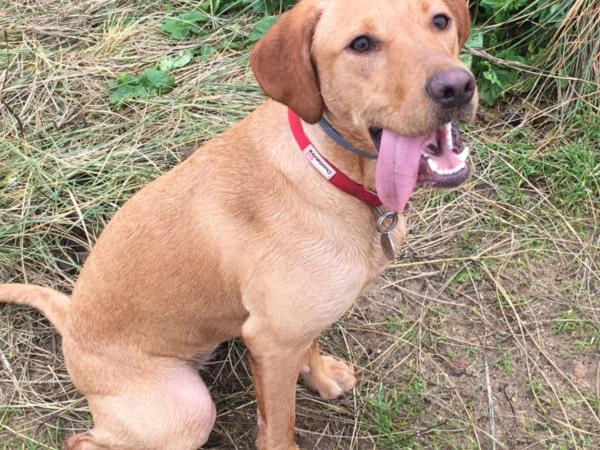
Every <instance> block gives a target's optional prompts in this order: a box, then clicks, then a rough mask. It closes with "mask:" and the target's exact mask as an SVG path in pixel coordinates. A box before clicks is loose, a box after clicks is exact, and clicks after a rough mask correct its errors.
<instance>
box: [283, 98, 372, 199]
mask: <svg viewBox="0 0 600 450" xmlns="http://www.w3.org/2000/svg"><path fill="white" fill-rule="evenodd" d="M288 120H289V122H290V128H291V130H292V133H293V135H294V139H296V143H297V144H298V147H300V151H302V153H303V154H304V156H305V157H306V159H308V161H309V162H310V163H311V165H312V166H313V167H314V168H315V169H316V170H317V172H319V173H320V174H321V176H323V178H325V179H326V180H327V181H329V182H330V183H331V184H333V185H334V186H335V187H337V188H338V189H341V190H342V191H344V192H346V193H348V194H350V195H353V196H354V197H356V198H357V199H359V200H362V201H363V202H365V203H366V204H368V205H371V206H373V207H375V208H377V207H379V206H381V205H382V203H381V200H379V197H378V196H377V194H376V193H375V192H373V191H371V190H369V189H367V188H366V187H364V186H363V185H362V184H358V183H356V182H354V181H352V180H351V179H350V178H348V176H347V175H346V174H344V172H341V171H340V170H339V169H338V168H337V167H335V166H334V165H333V164H332V163H330V162H329V161H328V160H327V158H325V157H324V156H323V155H321V154H320V153H319V152H318V151H317V149H316V148H315V146H314V145H313V144H312V143H311V142H310V140H309V139H308V136H306V133H305V132H304V128H303V127H302V122H301V121H300V118H299V117H298V116H297V115H296V113H295V112H294V111H292V110H291V109H288Z"/></svg>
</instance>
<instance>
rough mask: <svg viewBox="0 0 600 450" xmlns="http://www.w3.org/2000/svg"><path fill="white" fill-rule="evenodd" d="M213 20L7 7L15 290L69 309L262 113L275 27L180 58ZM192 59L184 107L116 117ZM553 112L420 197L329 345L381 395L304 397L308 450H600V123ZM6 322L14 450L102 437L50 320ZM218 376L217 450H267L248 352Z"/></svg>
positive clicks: (6, 255)
mask: <svg viewBox="0 0 600 450" xmlns="http://www.w3.org/2000/svg"><path fill="white" fill-rule="evenodd" d="M192 6H193V3H191V2H190V3H189V4H186V3H185V2H174V3H173V4H170V3H166V2H161V1H147V2H133V1H130V2H115V1H112V0H111V1H108V0H98V1H77V2H76V1H70V0H64V1H60V2H58V1H55V0H32V1H27V2H17V1H9V2H8V3H7V2H6V1H5V2H4V3H2V2H0V30H5V32H4V33H0V42H2V44H0V69H3V70H1V71H0V110H1V111H2V114H1V116H0V123H1V126H0V280H1V281H27V282H31V283H39V284H44V285H48V286H53V287H56V288H59V289H61V290H63V291H65V292H69V290H70V288H71V286H72V284H73V282H74V280H75V279H76V277H77V272H78V269H79V266H80V264H81V263H82V262H83V260H84V259H85V255H86V254H87V252H88V251H89V248H90V247H91V245H92V243H93V242H94V239H95V237H96V236H97V235H98V233H99V232H100V231H101V230H102V228H103V227H104V225H105V224H106V222H107V221H108V220H109V219H110V217H111V216H112V214H113V213H114V212H115V210H116V209H117V208H118V207H119V206H120V205H121V204H123V202H124V201H126V200H127V198H129V197H130V196H131V195H132V194H133V193H134V192H136V191H137V190H138V189H139V188H140V187H141V186H143V185H144V184H146V183H147V182H148V181H149V180H151V179H153V178H155V177H157V176H158V175H159V174H160V173H162V172H164V171H165V170H167V169H169V168H170V167H172V166H174V165H175V164H176V163H177V162H178V161H179V160H181V159H182V158H183V157H184V155H185V154H186V153H188V152H189V151H190V150H191V149H194V148H195V147H197V146H198V145H199V144H200V143H202V142H203V141H205V140H207V139H209V138H210V137H212V136H214V135H215V134H218V133H219V132H220V131H222V130H223V129H225V128H227V127H228V126H229V125H230V124H232V123H234V122H236V121H237V120H239V119H240V118H241V117H243V116H244V115H245V114H247V113H248V112H249V111H251V110H252V109H253V108H254V107H255V106H256V105H257V104H258V103H260V101H261V99H262V96H261V93H260V92H259V90H258V88H257V87H256V86H255V84H254V81H253V79H252V76H251V74H250V73H249V72H248V67H247V50H246V49H244V48H243V47H244V45H243V43H244V42H245V39H246V37H247V36H248V35H249V34H250V33H251V28H252V22H253V21H255V20H256V17H251V16H243V15H242V16H241V17H237V18H236V20H227V19H214V21H213V22H212V23H210V24H209V26H210V27H212V28H214V30H213V31H211V32H210V33H209V34H208V35H207V36H205V37H198V38H193V39H189V40H184V41H180V42H177V41H173V40H170V39H169V37H168V36H167V35H166V34H165V33H162V32H161V31H160V24H161V22H162V21H163V19H164V18H166V17H171V16H172V15H173V12H172V11H171V9H172V8H175V10H179V9H186V8H188V9H189V8H190V7H192ZM223 42H229V43H230V45H226V46H223V45H222V43H223ZM201 46H204V50H199V48H200V47H201ZM189 49H192V50H193V51H194V58H193V59H192V60H191V61H189V62H188V63H187V64H185V65H184V66H182V67H181V68H172V69H171V71H170V75H171V76H173V77H174V78H175V80H176V83H177V85H176V87H175V88H174V89H173V90H172V91H171V92H169V93H167V94H164V95H153V96H150V97H148V98H140V99H137V100H136V101H134V102H130V103H128V104H126V105H124V106H122V107H118V106H116V105H113V104H111V103H110V97H111V94H113V93H114V92H115V90H112V91H111V90H109V88H108V87H107V83H108V82H110V81H115V80H116V79H117V75H118V74H119V73H129V74H131V75H132V76H138V75H140V74H141V73H143V71H144V70H145V69H148V68H153V67H155V66H156V65H157V64H158V63H159V61H160V60H161V58H163V60H164V57H165V56H166V57H170V58H171V61H180V62H182V61H183V62H185V59H186V58H185V57H184V56H183V55H185V52H186V50H189ZM171 65H172V64H171ZM134 84H135V83H134ZM165 90H167V89H165ZM552 110H553V109H552V105H549V108H548V109H544V108H541V107H539V106H534V105H531V104H523V103H520V102H516V101H515V102H514V103H512V104H511V103H508V104H505V105H503V106H502V108H498V110H494V109H488V110H485V111H482V112H481V113H480V116H479V118H478V121H477V123H476V124H474V125H473V126H471V127H470V128H469V129H468V130H467V133H466V140H468V141H469V142H470V144H471V146H472V147H473V148H474V152H473V158H472V159H473V163H474V164H475V166H476V168H477V171H476V175H475V176H474V177H473V179H472V180H471V182H470V183H468V184H467V185H466V186H464V187H462V188H461V189H460V190H457V191H455V192H451V193H434V192H425V191H423V192H420V193H419V195H418V198H417V199H416V201H414V202H413V204H412V207H411V209H410V214H409V223H410V225H411V235H410V239H409V243H408V244H407V245H406V246H405V247H404V248H402V251H401V257H400V258H399V259H398V260H397V262H396V263H395V264H394V266H393V267H392V268H391V269H390V270H389V271H388V272H387V273H386V274H385V275H384V276H383V277H382V278H381V279H380V280H379V281H378V282H377V284H376V285H375V286H374V287H373V288H372V289H371V290H370V291H369V292H367V293H366V294H365V296H364V297H363V298H361V299H360V300H359V302H358V303H357V304H356V306H355V307H354V308H353V309H352V310H351V311H350V312H349V313H348V314H347V315H346V316H345V317H344V318H343V319H342V320H341V321H340V322H339V323H337V324H335V325H334V326H332V327H331V329H330V330H329V331H328V332H327V333H326V334H325V335H324V336H323V337H322V339H321V341H322V344H323V347H324V348H325V350H326V351H327V352H329V353H331V354H334V355H338V356H340V357H343V358H345V359H347V360H349V361H351V362H353V363H354V364H355V365H356V366H357V368H358V369H359V371H360V378H361V381H360V384H359V386H358V387H357V389H356V390H355V391H354V393H353V395H350V396H349V397H347V398H346V399H344V400H341V401H337V402H323V401H321V400H320V399H319V398H317V397H316V396H314V395H313V394H311V393H309V392H307V391H306V390H305V389H304V387H302V386H299V387H298V435H299V440H300V442H301V444H302V445H303V447H305V448H315V449H325V450H329V449H372V448H380V449H401V448H411V449H412V448H427V449H430V448H439V449H451V448H454V449H478V448H486V449H487V448H498V449H531V448H540V449H545V448H549V449H550V448H551V449H573V448H581V449H584V448H598V447H600V376H599V374H600V358H599V357H600V321H599V316H600V271H599V266H600V256H599V255H600V233H599V231H598V230H599V229H600V227H599V223H598V221H599V218H600V216H599V215H600V203H599V197H600V187H599V185H600V165H599V161H598V149H599V142H600V119H599V118H598V115H597V114H596V115H594V114H591V113H587V114H586V113H585V112H584V110H582V111H581V113H579V114H575V115H573V116H574V119H571V120H570V121H569V122H567V123H565V122H558V121H555V120H554V117H553V116H552ZM507 111H508V112H507ZM0 310H1V315H0V448H6V449H38V448H58V446H59V443H60V442H61V440H62V439H63V438H64V437H66V436H68V435H70V434H72V433H73V432H75V431H78V430H81V429H84V428H87V427H89V420H90V418H89V414H88V412H87V409H86V404H85V402H84V401H83V400H82V399H81V397H80V396H79V395H78V394H77V392H75V390H74V388H73V387H72V385H71V384H70V383H69V377H68V375H67V373H66V371H65V368H64V363H63V361H62V356H61V353H60V338H59V337H58V336H57V335H56V333H55V332H54V330H53V329H52V327H51V326H50V325H49V324H48V323H47V321H46V320H45V319H43V318H42V316H41V315H40V314H38V313H37V312H35V311H32V310H31V309H28V308H24V307H15V306H0ZM203 376H204V377H205V379H206V380H207V382H208V383H209V385H210V387H211V391H212V393H213V396H214V398H215V401H216V403H217V409H218V413H219V417H218V421H217V425H216V427H215V430H214V433H213V436H212V438H211V442H210V446H211V447H212V448H221V449H234V448H235V449H245V448H252V442H253V439H254V436H255V404H254V396H253V393H252V385H251V382H250V378H249V369H248V365H247V362H246V359H245V357H244V349H243V347H242V346H241V345H240V344H238V343H231V344H228V345H225V346H223V347H222V348H221V349H219V351H218V352H217V354H216V356H215V358H214V361H213V363H212V364H211V365H210V366H209V367H208V368H207V370H206V373H204V375H203Z"/></svg>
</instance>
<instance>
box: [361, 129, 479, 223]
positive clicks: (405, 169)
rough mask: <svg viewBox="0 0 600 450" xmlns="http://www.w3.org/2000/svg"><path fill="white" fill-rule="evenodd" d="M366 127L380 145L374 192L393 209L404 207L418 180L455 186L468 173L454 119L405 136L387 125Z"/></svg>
mask: <svg viewBox="0 0 600 450" xmlns="http://www.w3.org/2000/svg"><path fill="white" fill-rule="evenodd" d="M369 131H370V134H371V138H372V139H373V142H374V143H375V146H376V147H377V148H378V149H379V157H378V158H377V169H376V186H377V194H378V195H379V198H380V199H381V201H382V202H383V204H384V205H385V206H386V207H388V208H389V209H391V210H393V211H397V212H399V213H402V212H403V211H404V208H405V207H406V204H407V203H408V200H409V199H410V197H411V195H412V193H413V191H414V189H415V187H416V186H417V184H421V185H427V186H432V187H440V188H444V187H445V188H448V187H455V186H458V185H460V184H461V183H463V182H464V181H465V180H466V179H467V178H468V177H469V175H470V173H471V168H470V166H469V164H468V163H467V158H468V156H469V149H468V148H465V147H464V145H463V142H462V138H461V136H460V131H459V128H458V123H456V122H450V123H447V124H445V125H444V126H442V127H441V128H440V129H438V130H436V131H433V132H432V133H430V134H427V135H424V136H419V137H404V136H400V135H398V134H396V133H394V132H393V131H390V130H387V129H376V128H372V129H370V130H369Z"/></svg>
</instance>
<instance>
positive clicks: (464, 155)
mask: <svg viewBox="0 0 600 450" xmlns="http://www.w3.org/2000/svg"><path fill="white" fill-rule="evenodd" d="M470 151H471V149H470V148H469V147H465V149H464V150H463V151H462V152H460V153H459V154H458V155H456V157H457V158H458V159H460V160H461V161H462V162H465V161H466V160H467V158H468V157H469V152H470Z"/></svg>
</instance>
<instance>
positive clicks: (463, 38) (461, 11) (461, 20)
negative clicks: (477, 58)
mask: <svg viewBox="0 0 600 450" xmlns="http://www.w3.org/2000/svg"><path fill="white" fill-rule="evenodd" d="M446 4H447V5H448V8H450V11H451V12H452V15H453V16H454V20H455V21H456V28H457V30H458V42H459V44H460V46H461V47H462V46H463V45H465V42H467V39H468V37H469V32H470V31H471V14H470V13H469V6H468V5H467V1H466V0H446Z"/></svg>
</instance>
